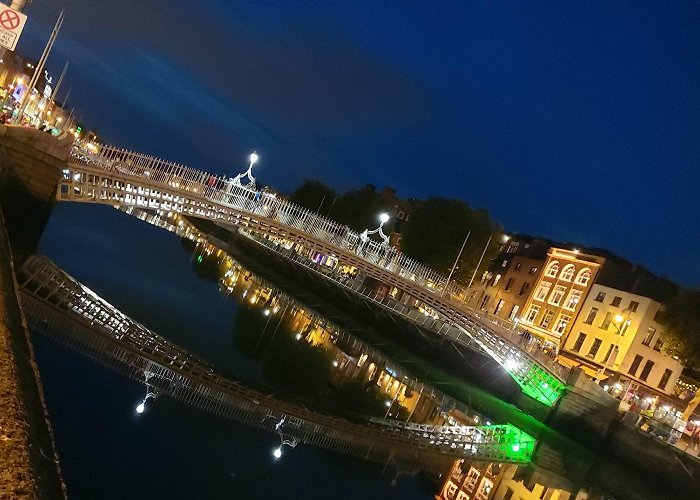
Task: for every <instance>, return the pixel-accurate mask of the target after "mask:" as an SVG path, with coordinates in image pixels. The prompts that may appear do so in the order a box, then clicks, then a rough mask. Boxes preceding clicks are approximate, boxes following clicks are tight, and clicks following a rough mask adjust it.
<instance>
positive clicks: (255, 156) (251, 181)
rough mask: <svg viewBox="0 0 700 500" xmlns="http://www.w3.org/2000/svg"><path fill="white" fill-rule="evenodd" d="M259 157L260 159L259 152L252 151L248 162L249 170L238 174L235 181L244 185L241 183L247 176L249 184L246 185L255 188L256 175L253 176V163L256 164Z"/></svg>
mask: <svg viewBox="0 0 700 500" xmlns="http://www.w3.org/2000/svg"><path fill="white" fill-rule="evenodd" d="M259 159H260V157H259V156H258V154H257V153H256V152H255V151H253V152H252V153H250V156H249V157H248V162H249V163H248V170H246V171H245V172H243V173H241V174H238V175H237V176H236V177H234V178H233V183H234V184H237V185H239V186H242V185H243V184H242V183H241V180H242V179H243V178H245V177H247V178H248V184H247V185H246V187H248V188H250V189H255V177H253V165H255V163H257V161H258V160H259Z"/></svg>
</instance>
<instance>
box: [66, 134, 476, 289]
mask: <svg viewBox="0 0 700 500" xmlns="http://www.w3.org/2000/svg"><path fill="white" fill-rule="evenodd" d="M72 157H73V160H74V161H78V162H80V163H83V164H92V165H99V166H101V167H103V168H106V169H108V170H112V171H117V172H119V173H122V174H128V175H135V176H138V177H148V178H149V179H150V180H151V181H153V182H156V183H161V184H165V185H169V186H170V187H174V186H172V183H173V182H177V181H175V179H178V180H181V181H182V186H178V187H184V188H185V189H188V190H195V189H196V191H194V192H195V193H197V194H200V195H202V196H204V197H207V198H209V199H211V200H214V201H216V202H217V203H222V204H224V205H226V204H227V203H226V198H227V197H229V196H227V195H231V194H232V195H234V197H235V196H243V197H244V198H246V199H247V200H248V201H256V196H257V195H258V193H259V192H258V191H256V190H253V189H250V188H248V187H247V186H244V185H242V184H240V183H238V184H236V185H233V180H232V179H225V178H224V177H217V176H214V175H213V174H210V173H207V172H204V171H201V170H196V169H193V168H191V167H187V166H184V165H180V164H178V163H175V162H169V161H165V160H162V159H159V158H156V157H153V156H149V155H146V154H143V153H138V152H134V151H129V150H126V149H121V148H116V147H114V146H110V145H106V144H101V145H99V147H98V153H92V152H89V151H84V150H81V149H78V148H74V149H73V153H72ZM158 173H159V174H161V175H156V174H158ZM220 186H222V187H223V186H225V187H224V188H223V189H222V188H221V187H220ZM232 188H234V189H232ZM234 191H235V192H234ZM260 196H262V195H260ZM265 198H266V199H265V203H266V204H267V205H268V210H269V211H270V212H271V213H283V214H289V215H294V216H295V217H296V218H297V220H296V221H293V222H299V221H303V223H304V224H305V225H306V226H308V227H309V229H310V230H312V231H313V232H314V233H315V235H316V236H318V237H321V238H322V239H324V240H325V241H328V242H334V243H336V244H340V245H342V246H344V247H346V248H350V247H354V249H355V250H356V253H358V255H359V256H360V257H364V258H365V259H366V260H368V261H370V262H375V263H376V262H379V261H384V263H385V265H386V266H387V267H389V266H391V267H392V268H394V269H395V271H396V272H397V273H398V274H399V275H401V276H403V277H405V278H407V279H411V280H412V281H416V282H418V283H421V284H424V285H425V286H426V288H428V289H433V290H435V291H436V292H437V291H439V292H440V293H443V294H446V295H447V294H449V295H451V296H466V288H465V287H462V286H461V285H459V284H458V283H456V282H454V281H452V282H450V284H449V286H448V288H447V290H445V284H446V283H447V277H446V276H444V275H442V274H441V273H439V272H438V271H435V270H434V269H431V268H430V267H428V266H426V265H424V264H422V263H420V262H418V261H417V260H415V259H412V258H411V257H408V256H407V255H405V254H403V253H401V252H397V251H395V250H394V249H393V248H392V247H387V246H386V245H385V244H383V243H380V242H377V241H374V240H371V239H370V240H367V241H366V242H363V241H362V240H361V238H360V233H358V232H356V231H353V230H352V229H350V228H349V227H347V226H345V225H343V224H340V223H338V222H336V221H334V220H331V219H328V218H327V217H323V216H321V215H318V214H316V213H314V212H312V211H311V210H308V209H306V208H304V207H301V206H299V205H296V204H294V203H292V202H289V201H287V200H281V199H279V198H276V197H272V196H265ZM251 208H252V207H251ZM324 236H325V237H324ZM331 240H334V241H331ZM389 260H390V262H389Z"/></svg>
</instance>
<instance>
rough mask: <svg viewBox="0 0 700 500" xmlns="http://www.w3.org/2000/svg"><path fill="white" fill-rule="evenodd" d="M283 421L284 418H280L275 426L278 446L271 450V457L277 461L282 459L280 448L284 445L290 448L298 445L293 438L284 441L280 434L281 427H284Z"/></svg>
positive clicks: (296, 440) (297, 441)
mask: <svg viewBox="0 0 700 500" xmlns="http://www.w3.org/2000/svg"><path fill="white" fill-rule="evenodd" d="M284 420H285V417H282V418H281V419H280V421H279V422H277V423H276V424H275V431H277V434H278V435H279V437H280V445H279V446H278V447H277V448H275V449H274V450H272V456H273V457H274V458H275V460H279V459H280V458H282V447H283V446H284V445H287V446H289V447H290V448H294V447H295V446H296V445H298V444H299V440H298V439H297V438H295V437H292V438H289V439H285V438H284V435H283V434H282V431H283V429H282V427H283V426H284Z"/></svg>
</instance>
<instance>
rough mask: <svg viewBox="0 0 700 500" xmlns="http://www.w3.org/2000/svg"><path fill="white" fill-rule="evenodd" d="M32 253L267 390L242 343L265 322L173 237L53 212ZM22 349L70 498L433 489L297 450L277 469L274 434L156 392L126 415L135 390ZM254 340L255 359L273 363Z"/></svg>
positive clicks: (55, 347) (386, 493)
mask: <svg viewBox="0 0 700 500" xmlns="http://www.w3.org/2000/svg"><path fill="white" fill-rule="evenodd" d="M39 251H40V253H43V254H44V255H46V256H47V257H49V258H50V259H52V260H53V261H54V262H56V263H57V264H58V265H60V266H61V267H63V268H64V269H65V270H66V271H67V272H69V273H70V274H72V275H73V276H74V277H76V278H77V279H79V280H80V281H81V282H82V283H84V284H85V285H87V286H88V287H90V288H91V289H92V290H94V291H95V292H96V293H98V294H99V295H100V296H101V297H103V298H104V299H105V300H107V301H109V302H111V303H112V304H114V305H115V306H116V307H118V308H120V309H121V310H122V311H123V312H125V313H126V314H128V315H129V316H131V317H132V318H134V319H136V320H137V321H139V322H141V323H142V324H144V325H145V326H147V327H149V328H151V329H153V330H154V331H156V332H158V333H160V334H161V335H163V336H164V337H166V338H168V339H169V340H171V341H173V342H175V343H178V344H180V345H181V346H183V347H185V348H186V349H188V350H190V351H192V352H194V353H196V354H197V355H199V356H200V357H202V358H204V359H206V360H207V361H210V362H211V363H212V364H214V365H215V366H216V367H217V368H218V369H221V370H222V371H224V372H225V373H226V374H227V375H229V376H231V377H233V378H237V379H240V380H245V381H250V382H251V383H254V384H259V385H260V386H262V387H265V386H266V385H268V384H269V383H270V381H271V380H273V381H274V376H271V375H270V373H269V372H270V371H271V370H270V366H269V365H270V363H266V362H265V358H264V357H261V356H256V355H253V356H251V355H250V353H246V352H245V348H244V347H242V346H244V345H245V340H246V339H248V340H250V336H251V334H250V332H251V331H253V332H261V333H262V332H263V331H264V329H265V325H266V319H265V317H264V315H262V314H259V312H256V314H255V315H253V314H251V308H252V306H251V304H250V303H249V302H246V301H245V300H244V299H242V298H240V297H237V298H234V294H222V293H221V290H220V288H221V287H220V284H219V283H217V282H216V281H215V280H210V279H202V277H201V275H200V274H201V273H200V274H198V273H197V272H196V271H195V269H196V266H194V265H193V261H192V258H193V254H192V252H191V250H190V249H188V248H187V247H186V246H184V245H183V244H182V243H181V242H180V241H179V238H178V237H177V236H175V235H174V234H172V233H169V232H167V231H165V230H162V229H158V228H155V227H153V226H151V225H149V224H147V223H144V222H142V221H140V220H138V219H136V218H133V217H130V216H128V215H126V214H124V213H122V212H119V211H117V210H114V209H112V208H109V207H102V206H95V205H79V204H58V205H57V206H56V207H55V209H54V211H53V214H52V216H51V219H50V220H49V224H48V225H47V227H46V230H45V233H44V235H43V238H42V240H41V242H40V248H39ZM282 330H284V328H283V329H282ZM34 343H35V350H36V357H37V362H38V365H39V369H40V372H41V376H42V381H43V383H44V388H45V394H46V400H47V405H48V410H49V414H50V417H51V421H52V424H53V427H54V433H55V439H56V444H57V448H58V452H59V455H60V459H61V466H62V469H63V474H64V477H65V480H66V483H67V485H68V492H69V496H70V497H71V498H76V499H96V498H99V499H125V498H130V499H139V498H168V499H179V498H207V499H210V498H211V499H215V498H329V497H334V498H416V499H418V498H431V497H432V496H433V495H434V494H435V491H436V489H437V487H436V485H435V484H433V483H432V482H430V481H429V480H428V479H427V478H425V477H423V476H421V475H417V476H410V475H407V474H403V475H401V476H400V478H399V480H398V481H396V482H394V481H392V480H393V479H394V477H395V474H396V471H395V470H394V469H393V466H392V465H389V466H388V467H387V468H386V470H384V471H383V466H382V465H381V464H373V463H369V462H364V461H361V460H356V459H352V458H348V457H344V456H340V455H337V454H334V453H331V452H327V451H325V450H320V449H317V448H312V447H306V446H303V445H300V446H297V447H296V448H295V449H294V450H291V451H290V452H286V453H285V455H284V456H283V458H282V459H281V460H278V461H276V460H274V458H273V457H272V455H271V450H272V449H273V448H274V447H276V446H277V445H278V444H279V439H278V437H277V436H276V435H273V434H270V433H267V432H264V431H261V430H258V429H254V428H250V427H247V426H242V425H239V424H237V423H235V422H231V421H228V420H224V419H221V418H219V417H214V416H212V415H209V414H207V413H204V412H201V411H199V410H196V409H194V408H191V407H189V406H187V405H185V404H182V403H179V402H177V401H174V400H172V399H169V398H167V397H162V398H159V399H157V400H156V401H155V402H149V404H148V406H147V409H146V412H145V413H144V414H143V415H140V416H137V415H136V413H135V411H134V408H135V405H136V404H137V403H138V402H139V400H140V398H142V397H143V392H144V387H143V385H140V384H137V383H135V382H132V381H129V380H127V379H125V378H123V377H121V376H120V375H117V374H115V373H113V372H111V371H109V370H108V369H106V368H104V367H102V366H100V365H98V364H96V363H94V362H92V361H90V360H88V359H87V358H85V357H83V356H82V355H81V354H78V353H75V352H73V351H70V350H68V349H66V348H64V347H63V346H61V345H59V344H57V343H55V342H53V341H52V340H50V339H47V338H45V337H42V336H39V335H35V336H34ZM263 345H265V346H266V349H264V350H262V351H263V353H265V352H269V353H271V354H270V355H273V354H275V353H277V354H278V355H279V352H277V351H279V349H276V348H275V346H274V345H273V347H272V348H270V347H269V345H270V344H269V343H268V344H263ZM241 352H243V354H241ZM272 371H274V370H272ZM312 375H313V374H312ZM278 376H279V374H278ZM392 409H393V408H392ZM392 483H394V484H392Z"/></svg>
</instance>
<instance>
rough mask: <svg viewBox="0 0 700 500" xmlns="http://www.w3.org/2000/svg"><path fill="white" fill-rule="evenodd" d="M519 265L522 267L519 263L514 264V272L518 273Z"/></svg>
mask: <svg viewBox="0 0 700 500" xmlns="http://www.w3.org/2000/svg"><path fill="white" fill-rule="evenodd" d="M521 265H522V264H520V262H517V263H516V264H515V270H516V271H520V266H521Z"/></svg>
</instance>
